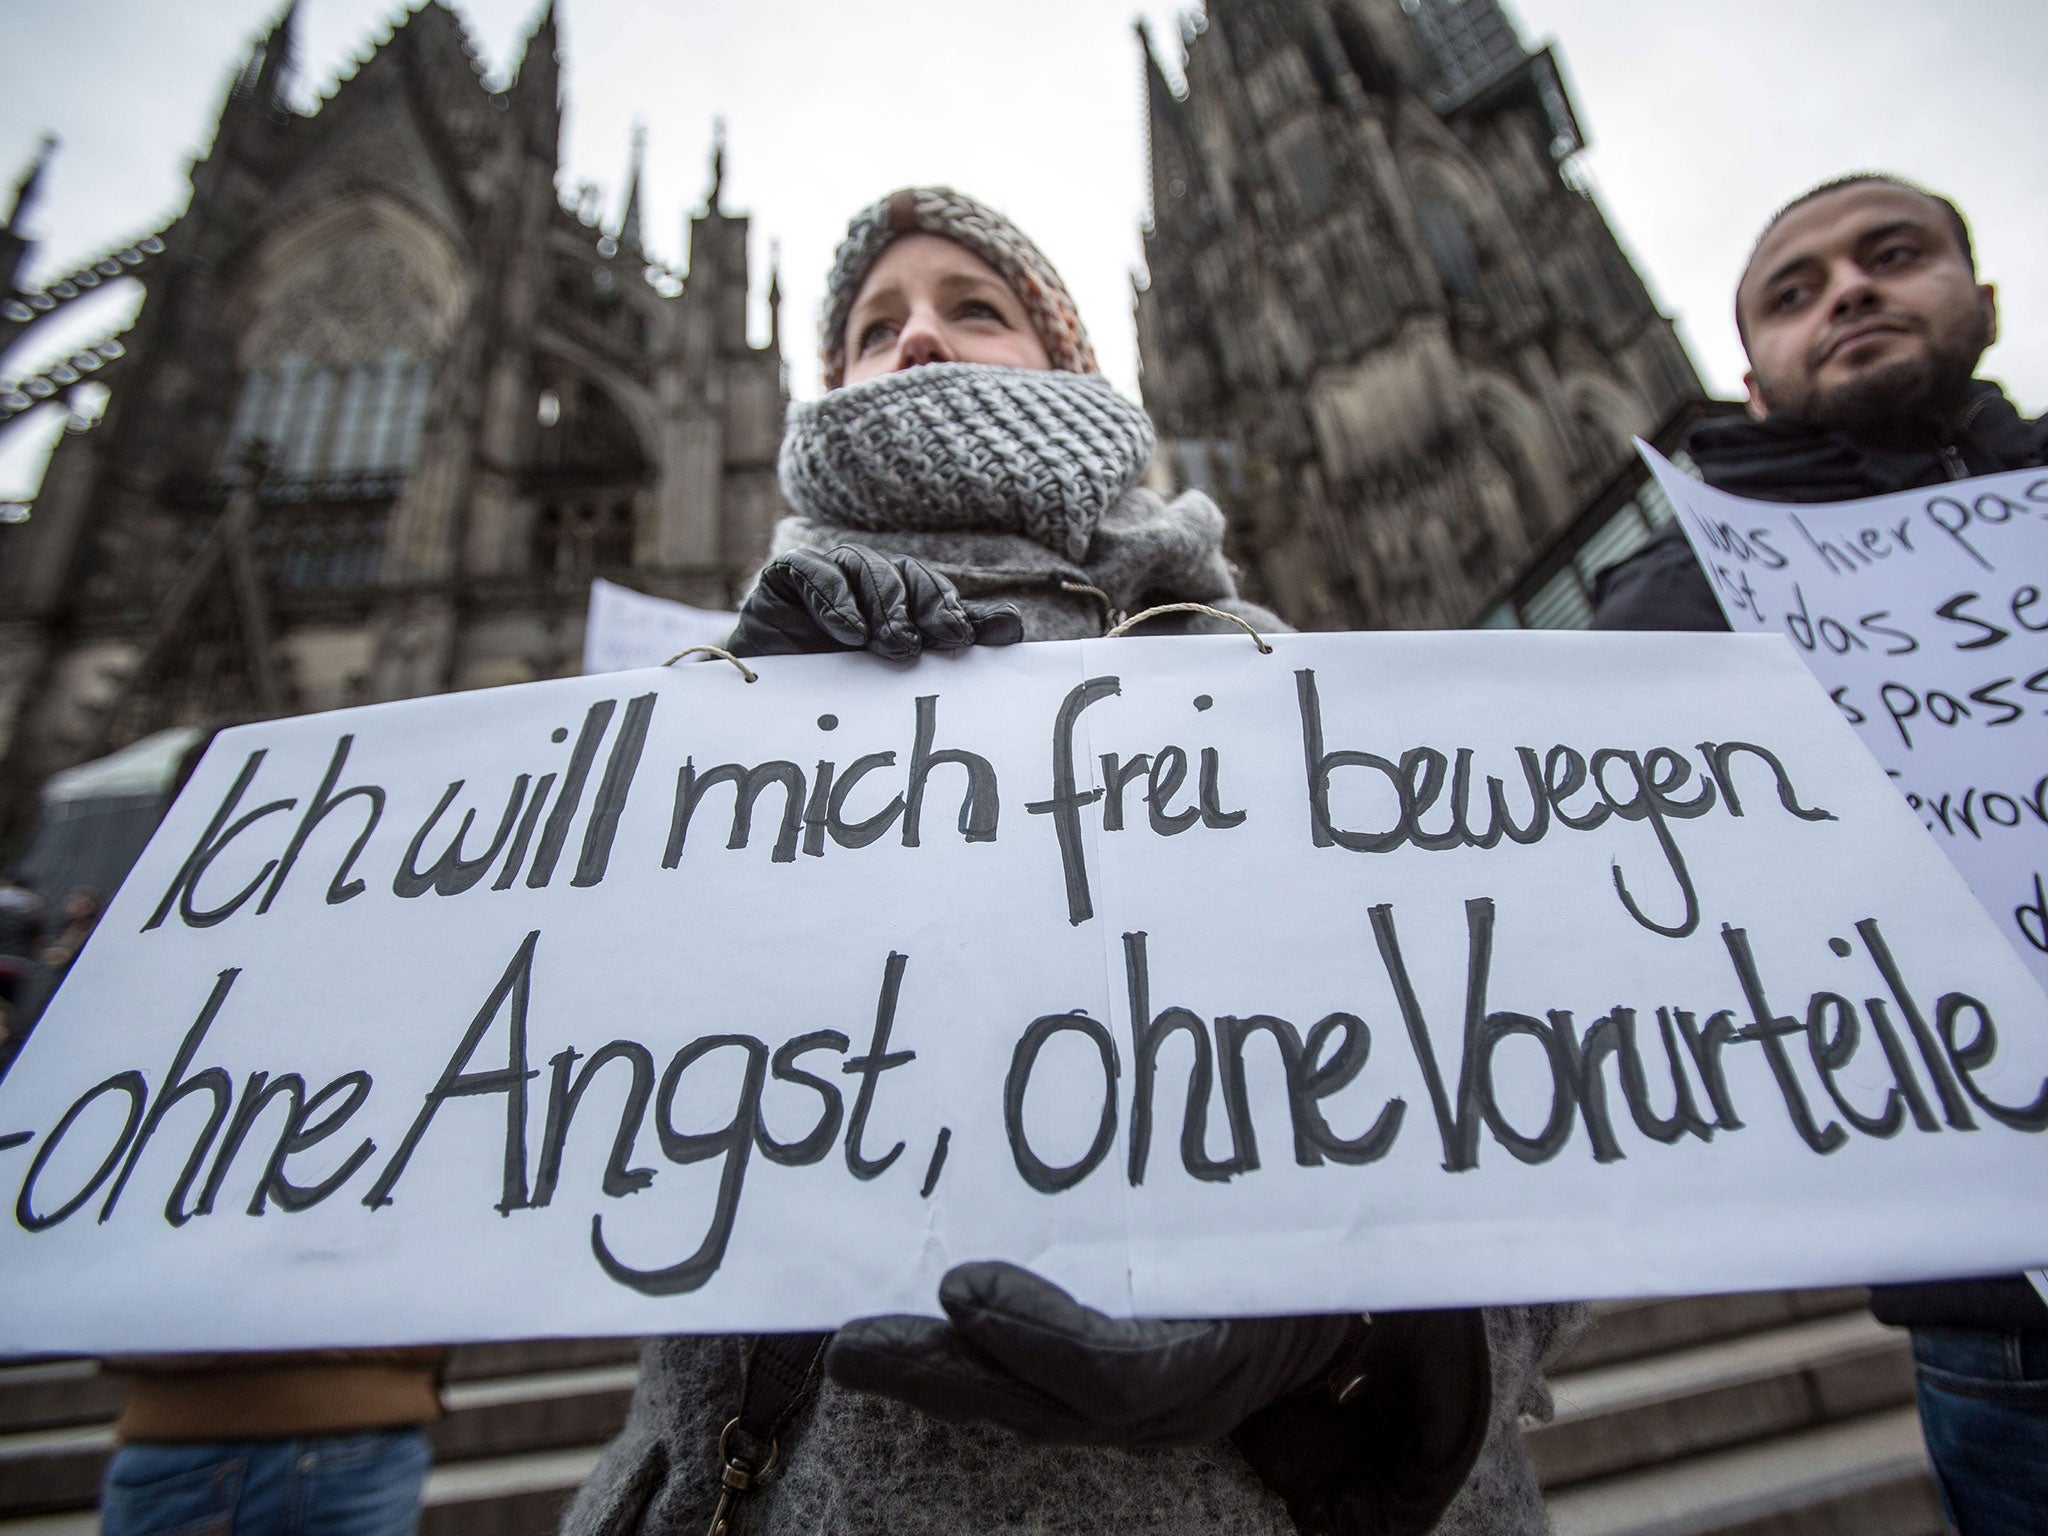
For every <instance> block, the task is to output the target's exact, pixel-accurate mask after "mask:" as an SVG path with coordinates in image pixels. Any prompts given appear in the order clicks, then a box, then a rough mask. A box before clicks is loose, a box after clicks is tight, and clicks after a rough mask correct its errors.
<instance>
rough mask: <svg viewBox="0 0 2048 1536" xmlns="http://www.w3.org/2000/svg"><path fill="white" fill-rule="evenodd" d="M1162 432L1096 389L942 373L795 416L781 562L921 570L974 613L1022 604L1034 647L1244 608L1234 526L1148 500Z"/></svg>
mask: <svg viewBox="0 0 2048 1536" xmlns="http://www.w3.org/2000/svg"><path fill="white" fill-rule="evenodd" d="M1152 445H1153V435H1152V425H1151V422H1150V421H1149V420H1148V419H1147V418H1146V416H1145V413H1144V412H1143V411H1141V410H1140V409H1139V408H1138V407H1137V406H1135V405H1132V404H1131V403H1130V402H1129V401H1127V400H1125V399H1124V398H1123V397H1122V396H1121V395H1119V394H1117V392H1116V391H1115V390H1114V389H1113V388H1112V387H1111V386H1110V385H1109V383H1108V382H1107V381H1106V380H1105V379H1103V378H1102V377H1101V376H1100V375H1099V374H1075V373H1063V372H1058V371H1043V370H1032V369H1020V368H998V367H991V366H988V365H985V364H977V363H934V364H928V365H926V366H924V367H919V368H908V369H905V370H903V371H902V372H900V373H892V374H889V375H886V376H885V377H883V378H880V379H873V380H869V381H867V382H864V383H860V384H852V385H848V386H846V387H845V388H843V389H838V390H834V391H833V392H832V393H830V394H828V395H826V396H825V397H824V398H823V399H822V400H818V401H816V402H810V403H805V402H798V403H795V404H792V405H791V406H790V410H789V429H788V431H787V432H786V433H785V435H784V437H783V440H782V459H781V465H780V470H781V479H782V490H783V494H784V496H786V497H787V498H788V500H789V502H790V505H791V506H793V507H795V508H796V510H797V512H798V513H799V514H800V515H799V516H797V517H792V518H785V519H783V521H782V522H781V524H780V525H778V527H777V528H776V532H775V542H774V548H773V551H772V553H773V554H775V555H782V554H787V553H789V552H790V551H791V550H795V549H828V548H830V547H832V546H833V545H835V544H846V543H853V544H863V545H866V546H867V547H869V548H871V549H875V550H879V551H880V552H882V553H884V554H892V555H893V554H904V555H913V556H915V557H916V558H918V559H920V560H923V561H924V562H925V563H926V564H928V565H931V566H934V567H936V568H937V569H938V570H939V571H940V572H941V573H943V574H944V575H946V576H947V577H949V578H951V579H952V580H953V582H954V583H955V584H956V585H957V586H958V587H959V588H960V589H961V591H962V592H963V593H964V594H965V595H967V596H969V597H995V598H1000V599H1004V600H1008V601H1012V602H1016V603H1017V604H1018V605H1019V606H1020V608H1022V609H1023V612H1024V620H1025V634H1026V636H1027V637H1028V638H1030V639H1033V640H1064V639H1077V638H1082V637H1086V636H1090V635H1097V634H1100V633H1102V630H1103V629H1104V628H1105V627H1106V625H1107V624H1108V623H1110V622H1113V621H1114V619H1115V618H1117V617H1120V616H1121V615H1122V614H1124V613H1129V612H1133V611H1135V610H1137V609H1139V608H1143V607H1146V606H1149V605H1151V604H1153V603H1166V602H1184V601H1192V602H1203V603H1212V604H1214V603H1218V602H1231V601H1234V600H1235V599H1236V597H1237V586H1236V582H1235V581H1234V580H1233V578H1232V575H1231V571H1230V567H1229V565H1228V564H1227V563H1226V562H1225V560H1224V558H1223V547H1222V546H1223V514H1222V513H1221V512H1219V511H1218V510H1217V508H1216V505H1215V503H1214V502H1212V501H1210V500H1209V499H1208V498H1207V497H1206V496H1203V495H1201V494H1200V493H1198V492H1190V493H1188V494H1185V495H1183V496H1180V497H1178V498H1176V499H1175V500H1174V501H1172V502H1167V501H1165V500H1163V499H1162V498H1161V497H1159V496H1158V495H1157V494H1156V493H1154V492H1152V491H1150V490H1146V489H1144V488H1142V487H1139V486H1138V485H1137V481H1138V478H1139V477H1140V476H1141V475H1142V474H1143V473H1144V470H1145V466H1146V463H1147V462H1148V460H1149V459H1150V457H1151V454H1152Z"/></svg>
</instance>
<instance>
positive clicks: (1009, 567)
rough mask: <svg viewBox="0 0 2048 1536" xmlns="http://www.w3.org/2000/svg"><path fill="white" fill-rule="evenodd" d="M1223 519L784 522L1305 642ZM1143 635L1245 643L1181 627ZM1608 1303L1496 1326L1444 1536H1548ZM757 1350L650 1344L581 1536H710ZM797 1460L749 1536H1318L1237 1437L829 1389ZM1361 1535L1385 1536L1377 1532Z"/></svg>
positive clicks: (755, 1498) (1035, 587) (1055, 630)
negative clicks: (750, 1357) (1170, 1440)
mask: <svg viewBox="0 0 2048 1536" xmlns="http://www.w3.org/2000/svg"><path fill="white" fill-rule="evenodd" d="M1222 531H1223V519H1222V515H1221V514H1220V513H1219V512H1218V511H1217V510H1216V508H1215V506H1214V505H1213V504H1212V503H1210V502H1209V501H1208V500H1207V499H1206V498H1204V497H1201V496H1199V495H1193V494H1191V495H1187V496H1183V497H1181V498H1179V499H1178V500H1177V501H1174V502H1172V503H1167V502H1163V501H1162V500H1161V499H1160V498H1159V497H1157V496H1156V495H1153V494H1152V493H1151V492H1149V491H1144V490H1137V491H1132V492H1129V493H1128V494H1127V495H1126V496H1125V497H1124V498H1123V499H1122V500H1121V501H1119V502H1118V503H1117V504H1116V505H1115V506H1113V507H1112V508H1110V510H1109V511H1108V512H1107V513H1105V514H1104V516H1103V518H1102V521H1101V523H1100V525H1099V526H1098V527H1097V528H1096V530H1095V535H1094V537H1093V539H1092V540H1091V542H1090V545H1089V549H1088V552H1087V555H1086V557H1085V558H1084V559H1082V560H1080V561H1073V560H1070V559H1068V558H1066V557H1065V556H1064V555H1061V554H1056V553H1054V552H1053V551H1051V550H1049V549H1047V548H1045V547H1044V546H1042V545H1039V544H1036V543H1033V542H1032V541H1031V540H1028V539H1025V538H1023V537H1020V536H1017V535H1012V534H1002V533H963V532H948V533H930V532H924V533H915V532H899V533H877V532H874V531H872V530H866V531H860V532H855V531H852V530H848V529H841V528H834V527H832V526H830V525H829V524H824V523H820V522H817V521H812V520H807V519H800V518H791V519H787V520H785V522H784V523H783V525H782V527H781V529H780V530H779V531H778V534H777V537H776V544H775V548H776V552H777V553H782V552H786V551H788V550H791V549H797V548H820V549H821V548H828V547H830V546H832V545H834V544H840V543H858V544H864V545H867V546H869V547H871V548H875V549H878V550H880V551H882V552H883V553H885V554H911V555H915V556H917V557H918V558H919V559H922V560H924V561H925V562H926V563H927V564H930V565H932V566H934V567H936V568H937V569H938V570H940V571H941V572H942V573H943V574H945V575H946V576H948V577H949V578H951V579H952V580H953V581H954V582H955V584H956V585H958V586H959V587H960V588H961V590H962V591H963V592H964V593H966V594H967V595H969V596H971V597H975V598H981V599H995V600H999V601H1010V602H1015V603H1016V604H1017V605H1018V606H1019V608H1020V609H1021V610H1022V611H1023V614H1024V624H1025V634H1026V636H1027V638H1030V639H1055V638H1057V639H1065V638H1077V637H1080V636H1083V635H1099V634H1101V633H1102V632H1103V630H1104V629H1105V628H1106V627H1107V626H1108V624H1109V623H1110V622H1111V621H1113V620H1114V618H1116V617H1118V616H1120V615H1122V614H1125V613H1129V612H1135V611H1137V610H1138V609H1140V608H1143V607H1145V606H1149V605H1154V604H1162V603H1169V602H1178V601H1193V602H1200V603H1204V604H1206V605H1208V606H1210V607H1214V608H1217V609H1219V610H1221V611H1223V612H1226V613H1230V614H1232V615H1234V616H1236V617H1238V618H1242V619H1244V620H1246V621H1247V622H1249V623H1251V624H1252V625H1253V626H1254V627H1256V628H1260V629H1267V630H1284V629H1285V628H1286V626H1285V625H1284V624H1283V623H1282V622H1281V621H1280V620H1279V619H1277V618H1276V617H1274V615H1272V614H1271V613H1268V612H1266V611H1265V610H1264V609H1262V608H1259V607H1258V606H1257V605H1255V604H1252V603H1249V602H1247V601H1245V600H1244V599H1243V598H1241V597H1240V596H1239V595H1238V592H1237V587H1236V583H1235V580H1234V578H1233V574H1232V572H1231V570H1230V567H1229V566H1228V564H1227V563H1226V562H1225V561H1224V559H1223V555H1222ZM1141 632H1143V633H1161V632H1171V633H1225V632H1231V633H1234V632H1237V629H1236V626H1235V625H1233V624H1230V623H1228V622H1227V621H1223V620H1218V619H1214V618H1211V617H1209V616H1207V615H1202V614H1178V615H1172V616H1170V617H1165V618H1162V619H1157V620H1153V621H1149V622H1148V623H1147V624H1145V625H1144V626H1142V631H1141ZM1588 1317H1589V1309H1587V1308H1585V1307H1580V1306H1565V1307H1506V1308H1500V1309H1495V1310H1490V1311H1488V1312H1487V1313H1486V1314H1485V1321H1486V1333H1487V1340H1488V1344H1489V1347H1490V1354H1491V1370H1492V1377H1493V1406H1492V1420H1491V1423H1490V1425H1489V1429H1488V1433H1487V1436H1486V1441H1485V1444H1484V1446H1483V1447H1482V1448H1481V1450H1480V1453H1479V1458H1478V1461H1477V1463H1476V1464H1475V1465H1474V1467H1473V1470H1472V1473H1471V1475H1470V1477H1469V1478H1468V1479H1467V1480H1466V1483H1465V1486H1464V1487H1463V1489H1462V1490H1461V1491H1460V1492H1459V1493H1458V1495H1457V1496H1456V1498H1455V1499H1454V1500H1453V1501H1452V1503H1451V1505H1450V1508H1449V1509H1448V1510H1447V1511H1446V1512H1445V1515H1444V1517H1443V1519H1442V1520H1441V1521H1440V1522H1439V1524H1438V1526H1437V1531H1438V1532H1439V1533H1441V1536H1541V1533H1542V1532H1544V1531H1547V1530H1548V1528H1549V1527H1548V1522H1547V1520H1546V1519H1545V1518H1544V1514H1543V1504H1542V1499H1541V1496H1540V1494H1539V1492H1538V1490H1537V1486H1536V1478H1535V1473H1534V1470H1533V1469H1532V1467H1531V1466H1530V1463H1529V1459H1528V1456H1527V1455H1526V1453H1525V1452H1524V1451H1523V1449H1522V1443H1521V1434H1520V1428H1519V1424H1520V1421H1521V1420H1522V1419H1523V1418H1524V1417H1525V1416H1526V1417H1535V1418H1547V1417H1548V1416H1549V1414H1550V1410H1551V1404H1550V1394H1549V1390H1548V1388H1547V1387H1546V1386H1545V1384H1544V1380H1543V1372H1544V1370H1545V1369H1546V1368H1547V1367H1548V1366H1549V1365H1550V1364H1551V1363H1552V1362H1553V1361H1555V1360H1556V1359H1557V1357H1558V1356H1559V1355H1560V1354H1562V1353H1563V1351H1564V1349H1565V1347H1566V1345H1568V1344H1569V1343H1570V1342H1571V1340H1572V1339H1573V1338H1574V1337H1576V1336H1577V1334H1578V1333H1579V1332H1580V1331H1581V1330H1582V1329H1583V1328H1584V1327H1585V1324H1586V1321H1587V1319H1588ZM744 1351H745V1341H744V1340H742V1339H740V1338H736V1337H700V1338H671V1339H660V1340H656V1341H653V1342H651V1343H650V1344H649V1345H648V1346H647V1348H646V1350H645V1352H644V1353H643V1355H642V1356H641V1368H640V1383H639V1386H638V1389H637V1390H636V1391H635V1393H634V1397H633V1405H632V1409H631V1412H630V1413H629V1415H628V1417H627V1421H626V1426H625V1428H624V1429H623V1430H622V1431H621V1432H620V1434H619V1436H618V1437H617V1438H616V1439H615V1440H614V1441H613V1442H612V1443H611V1445H610V1446H609V1447H607V1449H606V1451H605V1453H604V1456H603V1457H602V1459H601V1460H600V1461H599V1463H598V1465H597V1467H596V1469H595V1470H594V1471H593V1472H592V1473H591V1475H590V1478H589V1480H588V1481H587V1482H586V1483H585V1484H584V1486H583V1488H582V1489H581V1491H580V1492H579V1493H578V1494H577V1496H576V1498H575V1499H574V1501H573V1502H572V1503H571V1505H570V1507H569V1509H568V1511H567V1513H566V1515H565V1516H564V1520H563V1525H562V1531H563V1536H700V1533H702V1532H703V1531H705V1530H706V1528H707V1527H708V1525H709V1523H710V1520H711V1516H712V1512H713V1510H714V1508H715V1507H716V1505H717V1502H718V1495H719V1461H718V1455H717V1448H718V1439H719V1431H720V1430H721V1429H722V1428H723V1427H724V1425H725V1423H726V1421H727V1420H728V1419H730V1418H731V1417H732V1416H733V1415H734V1414H735V1413H736V1412H737V1411H738V1406H739V1402H740V1392H741V1385H742V1366H743V1360H744ZM785 1441H786V1443H785V1444H784V1446H783V1454H782V1459H781V1464H780V1465H779V1466H778V1468H777V1469H776V1470H775V1471H774V1472H773V1474H772V1475H771V1476H769V1477H768V1478H766V1479H765V1480H763V1482H762V1483H761V1484H760V1485H759V1486H758V1488H757V1489H756V1490H754V1491H753V1492H751V1493H749V1494H748V1495H747V1496H746V1498H745V1500H744V1502H743V1503H742V1505H741V1507H740V1510H739V1513H738V1516H737V1519H736V1521H735V1525H734V1536H828V1533H829V1536H968V1533H972V1536H996V1533H1003V1536H1063V1533H1075V1536H1079V1533H1084V1532H1114V1533H1117V1536H1190V1533H1197V1532H1229V1533H1233V1536H1297V1527H1296V1526H1295V1524H1294V1522H1293V1521H1292V1519H1290V1517H1289V1515H1288V1511H1287V1508H1286V1506H1285V1505H1284V1504H1283V1503H1282V1501H1281V1499H1280V1497H1279V1495H1278V1494H1276V1493H1275V1492H1274V1491H1273V1490H1272V1489H1270V1488H1269V1487H1267V1486H1266V1484H1265V1483H1264V1482H1263V1481H1261V1479H1260V1478H1259V1476H1258V1474H1257V1473H1255V1472H1254V1471H1253V1470H1252V1468H1251V1466H1250V1465H1249V1464H1248V1463H1247V1462H1246V1461H1245V1459H1244V1457H1243V1456H1241V1455H1240V1454H1239V1453H1238V1451H1237V1449H1236V1447H1235V1446H1234V1445H1232V1444H1231V1443H1230V1442H1228V1441H1218V1442H1216V1443H1215V1444H1212V1445H1201V1446H1193V1447H1181V1448H1172V1449H1164V1450H1143V1451H1123V1450H1111V1449H1100V1448H1094V1447H1077V1446H1043V1445H1032V1444H1027V1443H1026V1442H1024V1441H1022V1440H1019V1439H1017V1438H1016V1437H1015V1436H1013V1435H1011V1434H1010V1433H1008V1432H1007V1431H1005V1430H1002V1429H998V1428H995V1427H993V1426H989V1425H975V1424H970V1425H955V1424H944V1423H940V1422H937V1421H936V1420H933V1419H930V1418H927V1417H925V1416H924V1415H922V1414H920V1413H918V1412H916V1411H915V1410H913V1409H911V1408H907V1407H904V1406H902V1405H901V1404H898V1403H896V1402H893V1401H891V1400H889V1399H886V1398H879V1397H873V1396H869V1395H866V1394H863V1393H857V1392H852V1391H848V1390H845V1389H843V1388H841V1387H838V1386H836V1385H835V1384H833V1383H832V1382H831V1381H829V1380H828V1381H823V1382H821V1384H820V1385H819V1387H818V1389H817V1392H816V1394H815V1396H813V1397H812V1398H811V1399H810V1401H809V1402H808V1404H807V1405H806V1406H805V1407H804V1408H803V1409H802V1410H801V1411H800V1413H799V1415H798V1417H797V1419H796V1420H795V1422H794V1424H793V1425H792V1427H791V1430H790V1432H789V1433H788V1434H787V1435H786V1437H785ZM1345 1536H1379V1533H1377V1532H1357V1533H1345Z"/></svg>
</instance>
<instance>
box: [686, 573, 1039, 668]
mask: <svg viewBox="0 0 2048 1536" xmlns="http://www.w3.org/2000/svg"><path fill="white" fill-rule="evenodd" d="M1023 638H1024V620H1023V618H1022V617H1021V616H1020V615H1019V614H1018V612H1017V610H1016V609H1015V608H1014V607H1012V606H1010V605H1009V604H1008V603H970V602H966V601H963V600H962V598H961V596H960V594H959V593H958V592H957V591H955V590H954V588H953V584H952V583H951V582H950V581H948V580H946V578H945V577H943V576H941V575H940V574H939V573H938V572H937V571H935V570H933V569H932V568H931V567H930V566H928V565H926V564H925V563H924V562H923V561H921V560H913V559H912V558H911V557H910V556H908V555H893V556H884V555H878V554H876V553H875V552H874V551H873V550H871V549H863V548H861V547H860V546H858V545H855V544H841V545H838V546H836V547H835V548H832V549H828V550H826V551H825V552H824V553H823V554H820V553H818V552H817V551H816V550H808V549H800V550H797V551H795V552H794V553H792V554H787V555H781V556H778V557H777V558H776V559H774V560H771V561H769V562H768V564H767V566H766V567H764V568H763V570H762V572H761V578H760V580H759V581H757V582H755V583H754V590H753V591H751V592H749V593H748V594H747V598H746V601H745V602H743V603H742V604H740V621H739V624H738V625H737V626H736V627H735V628H734V630H733V632H732V637H731V638H730V639H729V640H728V641H727V642H726V649H727V650H729V651H731V652H732V653H733V654H734V655H736V656H793V655H807V654H813V653H816V652H819V651H862V650H866V651H873V652H874V653H875V654H876V655H877V656H880V657H883V658H884V659H886V660H889V661H909V660H910V659H912V658H913V657H915V656H916V655H917V654H918V653H919V652H920V651H927V650H931V651H958V650H964V649H965V648H966V647H968V646H970V645H1014V644H1015V643H1016V642H1017V641H1019V640H1022V639H1023Z"/></svg>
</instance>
